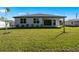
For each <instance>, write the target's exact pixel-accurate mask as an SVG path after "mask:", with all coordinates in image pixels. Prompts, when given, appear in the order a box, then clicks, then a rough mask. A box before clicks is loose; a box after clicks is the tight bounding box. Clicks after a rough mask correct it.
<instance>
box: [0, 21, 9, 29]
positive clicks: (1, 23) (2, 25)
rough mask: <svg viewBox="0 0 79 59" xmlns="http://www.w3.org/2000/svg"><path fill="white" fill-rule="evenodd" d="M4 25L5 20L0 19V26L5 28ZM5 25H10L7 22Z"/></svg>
mask: <svg viewBox="0 0 79 59" xmlns="http://www.w3.org/2000/svg"><path fill="white" fill-rule="evenodd" d="M5 26H6V23H5V21H4V20H0V28H5ZM7 27H10V24H9V22H7Z"/></svg>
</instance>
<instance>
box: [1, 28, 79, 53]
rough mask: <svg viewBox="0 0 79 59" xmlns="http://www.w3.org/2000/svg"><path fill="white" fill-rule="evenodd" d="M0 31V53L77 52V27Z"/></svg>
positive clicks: (78, 35) (78, 38)
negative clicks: (64, 30)
mask: <svg viewBox="0 0 79 59" xmlns="http://www.w3.org/2000/svg"><path fill="white" fill-rule="evenodd" d="M8 31H9V32H10V33H7V34H4V32H5V30H0V51H4V52H5V51H6V52H8V51H9V52H10V51H11V52H12V51H13V52H16V51H18V52H19V51H20V52H24V51H26V52H40V51H41V52H51V51H52V52H62V51H69V52H71V51H73V52H74V51H75V52H76V51H79V27H66V33H62V28H60V29H59V28H51V29H44V28H43V29H9V30H8Z"/></svg>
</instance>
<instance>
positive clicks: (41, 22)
mask: <svg viewBox="0 0 79 59" xmlns="http://www.w3.org/2000/svg"><path fill="white" fill-rule="evenodd" d="M65 17H66V16H58V15H51V14H29V15H23V16H15V17H13V18H14V19H15V25H16V27H60V25H61V22H62V20H63V19H65Z"/></svg>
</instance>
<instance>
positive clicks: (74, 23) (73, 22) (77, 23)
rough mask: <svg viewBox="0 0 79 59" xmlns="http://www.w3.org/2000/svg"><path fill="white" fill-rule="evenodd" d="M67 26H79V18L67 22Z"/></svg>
mask: <svg viewBox="0 0 79 59" xmlns="http://www.w3.org/2000/svg"><path fill="white" fill-rule="evenodd" d="M65 25H66V26H79V19H71V20H68V21H66V22H65Z"/></svg>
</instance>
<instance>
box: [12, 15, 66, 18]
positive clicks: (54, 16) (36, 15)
mask: <svg viewBox="0 0 79 59" xmlns="http://www.w3.org/2000/svg"><path fill="white" fill-rule="evenodd" d="M20 17H52V18H53V17H59V18H65V17H66V16H58V15H51V14H29V15H23V16H15V17H13V18H20Z"/></svg>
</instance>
